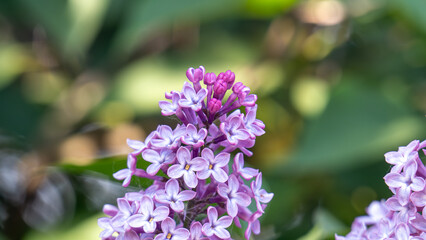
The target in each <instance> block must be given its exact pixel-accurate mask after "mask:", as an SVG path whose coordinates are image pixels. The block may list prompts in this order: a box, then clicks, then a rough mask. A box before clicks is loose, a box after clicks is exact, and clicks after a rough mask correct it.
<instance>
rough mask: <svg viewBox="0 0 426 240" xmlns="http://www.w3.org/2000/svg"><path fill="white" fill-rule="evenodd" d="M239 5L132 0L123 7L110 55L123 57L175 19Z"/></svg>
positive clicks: (220, 12) (202, 0) (237, 2)
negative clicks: (119, 28)
mask: <svg viewBox="0 0 426 240" xmlns="http://www.w3.org/2000/svg"><path fill="white" fill-rule="evenodd" d="M242 4H243V1H242V0H235V1H227V0H216V1H210V0H196V1H194V0H180V1H175V0H146V1H133V2H132V4H129V8H128V9H127V10H126V15H125V19H124V22H123V25H122V27H121V30H120V32H119V33H118V35H117V37H116V39H115V43H114V46H113V50H112V51H113V53H112V55H113V56H114V57H123V56H124V55H126V54H128V53H130V52H131V51H132V50H133V49H134V48H135V46H136V45H137V44H138V43H141V42H144V41H145V40H146V39H147V38H148V37H149V36H151V34H152V33H154V32H155V31H158V29H164V28H167V27H171V26H173V25H174V24H175V23H176V20H180V21H181V22H191V21H198V20H200V19H201V20H203V19H207V18H214V17H222V16H224V15H225V14H228V13H229V12H233V11H235V10H237V9H238V8H239V7H241V6H242Z"/></svg>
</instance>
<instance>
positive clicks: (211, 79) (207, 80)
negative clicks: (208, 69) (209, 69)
mask: <svg viewBox="0 0 426 240" xmlns="http://www.w3.org/2000/svg"><path fill="white" fill-rule="evenodd" d="M215 82H216V74H214V73H206V75H205V76H204V84H206V85H213V84H214V83H215Z"/></svg>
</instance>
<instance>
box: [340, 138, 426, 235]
mask: <svg viewBox="0 0 426 240" xmlns="http://www.w3.org/2000/svg"><path fill="white" fill-rule="evenodd" d="M425 148H426V141H423V142H420V141H418V140H414V141H412V142H411V143H409V144H408V145H407V146H402V147H399V148H398V151H392V152H388V153H386V154H385V160H386V162H388V163H389V164H392V165H393V167H392V169H391V170H390V173H388V174H386V176H385V177H384V180H385V183H386V184H387V185H388V187H389V189H390V190H391V192H392V193H393V194H394V195H393V196H391V197H390V198H389V199H387V200H386V201H385V200H382V201H381V202H378V201H374V202H372V203H371V204H370V206H369V207H368V208H367V213H368V215H367V216H361V217H357V218H355V221H354V222H353V224H352V230H351V232H350V233H349V234H347V235H346V236H339V235H336V236H335V237H336V240H352V239H353V240H355V239H357V240H358V239H359V240H364V239H365V240H378V239H389V240H424V239H426V233H425V232H426V210H425V209H426V207H425V205H426V186H425V177H426V174H425V166H424V164H423V162H422V161H421V159H420V156H419V155H420V154H426V152H425Z"/></svg>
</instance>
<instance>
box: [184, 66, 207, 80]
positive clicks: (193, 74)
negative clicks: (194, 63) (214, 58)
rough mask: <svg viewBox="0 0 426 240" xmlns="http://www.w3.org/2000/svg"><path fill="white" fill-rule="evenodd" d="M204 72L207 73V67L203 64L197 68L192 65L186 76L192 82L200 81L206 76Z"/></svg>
mask: <svg viewBox="0 0 426 240" xmlns="http://www.w3.org/2000/svg"><path fill="white" fill-rule="evenodd" d="M204 73H205V69H204V67H203V66H200V67H199V68H197V69H194V68H192V67H191V68H188V70H187V71H186V77H187V78H188V80H189V81H191V82H192V83H198V82H199V81H201V80H202V79H203V78H204Z"/></svg>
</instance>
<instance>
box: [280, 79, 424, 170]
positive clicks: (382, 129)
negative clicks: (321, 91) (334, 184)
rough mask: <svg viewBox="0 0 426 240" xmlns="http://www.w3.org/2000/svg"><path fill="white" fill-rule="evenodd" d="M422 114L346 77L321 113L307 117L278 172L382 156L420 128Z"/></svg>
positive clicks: (325, 167) (340, 165) (337, 165)
mask: <svg viewBox="0 0 426 240" xmlns="http://www.w3.org/2000/svg"><path fill="white" fill-rule="evenodd" d="M424 130H425V128H424V124H423V122H422V119H420V118H418V117H416V116H415V115H413V114H412V113H410V111H409V109H408V108H405V107H400V106H399V105H397V104H395V103H394V102H392V101H390V100H388V99H386V98H385V97H384V96H383V95H381V94H378V93H377V91H374V90H373V89H370V88H365V87H362V86H361V85H359V84H357V83H355V81H352V82H351V81H346V82H343V83H342V84H341V85H339V86H338V87H337V88H336V89H334V91H333V92H332V94H331V98H330V102H329V104H328V106H327V107H326V109H325V111H324V112H323V114H322V115H320V116H318V117H317V118H315V119H311V120H309V121H307V122H306V126H305V129H304V131H303V134H302V137H301V140H300V143H299V145H298V148H297V150H295V152H294V153H293V154H292V155H291V156H289V157H288V161H287V164H285V165H284V166H283V168H280V169H279V170H278V169H277V171H276V173H277V174H282V171H285V172H286V173H289V174H301V173H309V172H314V171H322V172H327V171H328V172H330V171H337V170H340V169H345V168H350V167H353V166H357V165H360V164H365V163H367V162H368V161H371V159H375V160H377V161H383V154H384V153H385V152H387V151H390V150H392V149H396V148H397V147H398V146H400V145H403V144H408V143H409V142H410V141H411V140H413V139H415V138H419V137H421V136H419V133H421V132H424Z"/></svg>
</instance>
